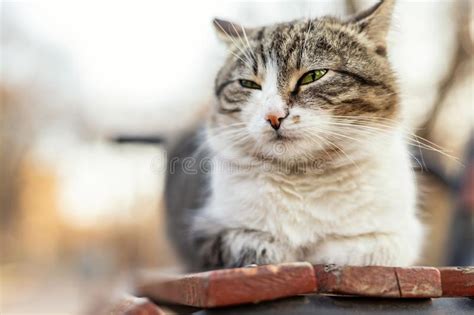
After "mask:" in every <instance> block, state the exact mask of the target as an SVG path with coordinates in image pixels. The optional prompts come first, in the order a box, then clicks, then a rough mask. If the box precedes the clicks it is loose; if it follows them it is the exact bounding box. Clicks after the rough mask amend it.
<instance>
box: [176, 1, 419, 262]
mask: <svg viewBox="0 0 474 315" xmlns="http://www.w3.org/2000/svg"><path fill="white" fill-rule="evenodd" d="M392 5H393V4H392V3H390V2H389V3H388V4H386V3H384V4H382V5H378V6H376V7H374V8H373V9H371V10H369V11H367V12H365V13H364V14H363V15H361V16H360V17H358V18H357V19H355V20H354V21H351V22H341V21H339V20H336V19H333V18H322V19H316V20H313V21H295V22H291V23H282V24H278V25H275V26H271V27H266V28H259V29H254V30H247V32H245V31H242V30H243V29H240V31H238V30H239V27H235V26H234V25H231V24H226V22H222V21H218V22H217V24H218V26H219V28H221V29H222V30H223V31H224V33H226V35H228V40H229V39H230V41H231V43H230V45H231V50H232V54H233V55H232V56H231V57H229V59H228V61H227V63H226V65H225V66H224V67H223V68H222V70H221V71H220V73H219V75H218V77H217V79H216V104H215V108H214V111H213V113H212V114H211V117H210V119H209V122H208V125H207V127H206V130H205V132H204V136H203V138H202V139H201V144H200V145H191V147H192V148H193V150H191V151H193V152H194V153H191V152H181V154H173V155H172V157H171V161H172V163H170V165H172V170H171V173H172V174H170V175H169V176H168V182H167V207H168V211H169V212H168V218H169V220H170V223H171V224H170V225H171V227H170V232H171V235H172V238H173V239H174V241H175V244H176V245H177V247H178V250H179V251H180V252H181V254H182V255H183V256H184V257H185V259H186V260H187V263H188V265H189V266H191V267H192V268H194V269H206V268H219V267H237V266H244V265H248V264H254V263H256V264H265V263H279V262H288V261H309V262H312V263H336V264H351V265H410V264H413V263H414V262H415V260H416V259H417V258H418V256H419V252H420V249H421V240H422V229H421V226H420V223H419V222H418V220H417V218H416V189H415V183H414V175H413V172H412V169H411V166H410V159H409V156H408V150H407V146H406V144H405V141H404V139H405V138H404V134H403V130H402V122H401V118H400V109H399V102H398V95H397V87H396V84H395V80H394V79H393V74H392V71H391V69H390V65H389V63H388V61H387V59H386V55H385V42H384V39H385V35H386V32H387V28H388V22H385V20H381V19H382V18H385V19H389V14H390V11H391V7H392ZM230 27H231V28H230ZM375 27H377V28H380V29H379V30H377V29H375ZM237 41H239V42H237ZM238 43H241V44H243V45H245V46H243V47H244V48H242V47H240V46H239V45H238ZM238 46H239V47H238ZM233 56H236V57H235V58H234V57H233ZM314 69H321V70H314ZM308 71H309V72H308ZM308 73H309V76H308ZM250 79H252V80H250ZM308 82H309V83H308ZM195 149H197V151H196V150H195ZM186 159H187V161H186ZM203 161H204V162H205V163H203ZM209 167H210V168H209ZM180 189H181V190H182V192H183V194H182V195H178V194H177V191H179V190H180ZM185 195H188V196H190V198H191V199H190V200H188V201H189V202H190V203H191V204H189V202H188V203H187V202H186V200H187V199H186V198H185Z"/></svg>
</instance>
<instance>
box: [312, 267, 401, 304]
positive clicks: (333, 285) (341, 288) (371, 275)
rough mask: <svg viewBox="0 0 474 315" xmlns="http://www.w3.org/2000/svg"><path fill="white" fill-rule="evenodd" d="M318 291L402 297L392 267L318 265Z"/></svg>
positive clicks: (316, 271) (316, 268)
mask: <svg viewBox="0 0 474 315" xmlns="http://www.w3.org/2000/svg"><path fill="white" fill-rule="evenodd" d="M314 268H315V274H316V279H317V282H318V293H325V294H342V295H358V296H373V297H400V291H399V288H398V281H397V277H396V274H395V272H394V269H393V268H392V267H379V266H366V267H353V266H335V265H316V266H314Z"/></svg>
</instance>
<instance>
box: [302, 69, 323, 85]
mask: <svg viewBox="0 0 474 315" xmlns="http://www.w3.org/2000/svg"><path fill="white" fill-rule="evenodd" d="M327 72H328V71H327V70H325V69H319V70H313V71H310V72H306V73H305V74H304V75H303V76H302V77H301V79H300V80H299V81H298V85H305V84H310V83H313V82H314V81H318V80H319V79H321V78H322V77H323V76H324V75H325V74H326V73H327Z"/></svg>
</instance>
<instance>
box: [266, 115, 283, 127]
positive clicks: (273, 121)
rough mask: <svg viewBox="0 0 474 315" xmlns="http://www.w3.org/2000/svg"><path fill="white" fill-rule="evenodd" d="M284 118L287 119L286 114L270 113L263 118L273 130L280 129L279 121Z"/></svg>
mask: <svg viewBox="0 0 474 315" xmlns="http://www.w3.org/2000/svg"><path fill="white" fill-rule="evenodd" d="M286 117H288V113H270V114H267V115H266V116H265V119H266V120H267V121H268V123H269V124H270V125H271V126H272V128H273V129H275V130H278V129H279V128H280V125H281V121H282V120H283V119H285V118H286Z"/></svg>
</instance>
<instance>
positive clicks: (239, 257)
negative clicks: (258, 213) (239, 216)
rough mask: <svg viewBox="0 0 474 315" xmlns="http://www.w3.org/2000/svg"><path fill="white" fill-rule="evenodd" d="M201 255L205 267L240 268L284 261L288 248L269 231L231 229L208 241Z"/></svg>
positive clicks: (201, 250) (202, 248)
mask: <svg viewBox="0 0 474 315" xmlns="http://www.w3.org/2000/svg"><path fill="white" fill-rule="evenodd" d="M200 258H201V265H202V267H203V268H204V269H215V268H238V267H245V266H248V265H266V264H275V263H280V262H284V261H286V259H287V250H285V247H284V246H283V245H282V244H281V243H279V242H277V241H276V240H275V238H274V237H273V236H271V235H270V234H268V233H266V232H262V231H256V230H248V229H228V230H224V231H221V232H220V233H218V234H216V235H215V236H213V237H212V238H208V239H207V240H206V242H205V243H204V246H202V247H201V249H200Z"/></svg>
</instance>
